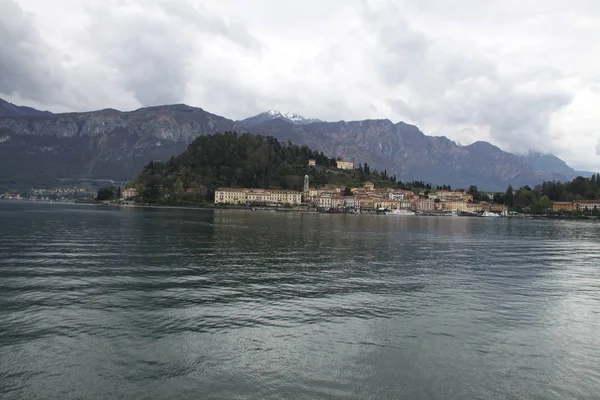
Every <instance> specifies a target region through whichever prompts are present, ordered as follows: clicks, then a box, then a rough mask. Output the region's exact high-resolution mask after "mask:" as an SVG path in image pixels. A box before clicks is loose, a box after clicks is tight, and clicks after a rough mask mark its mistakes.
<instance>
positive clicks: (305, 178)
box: [304, 175, 309, 193]
mask: <svg viewBox="0 0 600 400" xmlns="http://www.w3.org/2000/svg"><path fill="white" fill-rule="evenodd" d="M308 188H309V178H308V175H304V193H306V192H308Z"/></svg>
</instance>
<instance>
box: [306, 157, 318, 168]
mask: <svg viewBox="0 0 600 400" xmlns="http://www.w3.org/2000/svg"><path fill="white" fill-rule="evenodd" d="M315 165H317V160H312V159H311V160H308V166H309V167H314V166H315Z"/></svg>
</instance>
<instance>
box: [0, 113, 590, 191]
mask: <svg viewBox="0 0 600 400" xmlns="http://www.w3.org/2000/svg"><path fill="white" fill-rule="evenodd" d="M7 108H9V107H7ZM11 109H12V108H11ZM23 109H27V108H26V107H25V108H17V110H23ZM21 112H23V111H21ZM259 117H260V118H259ZM259 119H263V120H262V121H259ZM309 121H310V122H309ZM232 130H237V131H248V132H250V133H259V134H266V135H271V136H275V137H276V138H278V139H279V140H282V141H292V142H294V143H296V144H306V145H308V146H310V147H311V148H313V149H315V150H318V151H323V152H324V153H325V154H326V155H328V156H333V157H342V158H344V159H348V160H352V161H354V162H355V163H357V164H358V163H368V164H369V165H370V167H371V169H378V170H383V169H387V171H388V174H389V175H394V174H395V175H397V177H398V179H401V180H404V181H406V180H423V181H426V182H431V183H434V184H450V185H452V186H453V187H468V186H470V185H477V186H478V187H479V188H480V189H482V190H502V191H503V190H505V189H506V187H507V186H508V185H509V184H512V185H513V186H515V187H518V186H521V185H525V184H527V185H535V184H537V183H540V182H542V181H544V180H560V181H565V180H568V179H571V175H567V174H566V173H570V172H571V171H570V170H569V168H568V166H567V167H566V168H564V165H561V166H562V169H558V167H556V168H555V167H552V168H550V167H548V168H546V164H542V163H541V161H540V160H539V159H540V158H539V157H538V158H532V157H529V158H524V157H523V156H518V155H515V154H511V153H507V152H505V151H502V150H501V149H499V148H498V147H496V146H493V145H491V144H489V143H486V142H477V143H473V144H471V145H469V146H460V145H458V144H456V143H455V142H453V141H451V140H449V139H448V138H446V137H435V136H426V135H425V134H423V133H422V132H421V131H420V130H419V129H418V128H417V127H416V126H412V125H408V124H405V123H403V122H399V123H396V124H394V123H392V122H391V121H389V120H365V121H353V122H345V121H341V122H321V121H315V120H311V119H307V118H303V117H299V116H296V115H293V114H281V113H277V112H275V111H272V112H267V113H263V114H259V115H258V116H256V117H252V118H249V119H246V120H243V121H238V122H234V121H232V120H230V119H227V118H223V117H220V116H218V115H214V114H211V113H209V112H207V111H204V110H202V109H201V108H196V107H190V106H186V105H182V104H179V105H167V106H158V107H149V108H141V109H139V110H135V111H130V112H121V111H117V110H112V109H106V110H100V111H93V112H83V113H68V114H50V113H43V112H42V113H41V115H40V114H37V115H36V113H35V112H34V115H26V116H23V115H17V116H14V115H13V116H5V117H0V188H2V187H7V186H17V185H20V186H27V185H38V184H44V183H46V184H53V183H55V182H56V179H81V178H88V179H114V180H129V179H132V178H133V177H135V176H136V175H137V174H138V173H139V171H140V170H141V169H142V168H143V166H144V165H146V164H147V163H148V162H149V161H150V160H166V159H168V158H170V157H171V156H173V155H175V154H178V153H179V152H181V151H183V150H185V149H186V148H187V146H188V145H189V144H190V143H191V142H192V141H193V140H194V139H195V138H196V137H198V136H200V135H206V134H211V133H215V132H225V131H232ZM534 159H535V160H537V161H536V162H538V164H535V165H532V163H533V161H535V160H534ZM554 161H555V163H556V164H557V165H559V164H560V163H558V162H556V160H554ZM559 161H560V160H559ZM536 165H537V167H536ZM590 175H591V174H590Z"/></svg>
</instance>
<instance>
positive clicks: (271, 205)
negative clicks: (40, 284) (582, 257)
mask: <svg viewBox="0 0 600 400" xmlns="http://www.w3.org/2000/svg"><path fill="white" fill-rule="evenodd" d="M308 166H309V167H316V160H314V159H310V160H309V161H308ZM336 167H337V169H340V170H354V169H355V166H354V163H353V162H352V161H345V160H341V159H338V160H337V161H336ZM472 190H473V187H471V188H470V189H456V190H449V189H441V190H440V189H439V188H438V189H433V188H432V189H424V190H418V191H417V190H414V189H413V190H408V189H398V188H389V187H385V188H378V187H376V186H375V184H374V183H372V182H369V181H366V182H363V183H362V184H361V186H360V187H350V186H341V185H326V186H323V187H319V188H316V187H311V186H310V181H309V176H308V175H305V176H304V184H303V190H302V191H294V190H278V189H261V188H233V187H222V188H218V189H216V190H215V193H214V202H213V206H214V207H219V208H223V207H229V208H249V209H272V210H273V209H283V210H289V211H292V210H297V211H317V212H330V213H341V212H346V213H356V214H392V215H463V216H486V217H499V216H510V215H516V214H517V213H516V212H515V211H513V210H511V209H510V207H509V205H508V204H505V203H504V204H503V203H499V202H497V201H496V199H497V196H498V195H500V196H502V194H501V193H495V192H477V198H476V197H475V196H474V193H473V192H472ZM515 192H516V191H515ZM139 194H140V193H138V190H137V189H136V188H135V187H128V186H125V185H124V184H123V185H119V186H116V187H112V189H110V188H103V189H100V190H98V191H97V192H96V191H94V190H92V189H91V188H90V187H85V188H81V187H77V186H73V187H62V188H55V189H32V190H30V191H28V192H26V193H13V192H7V193H3V194H0V199H4V200H30V201H56V202H73V201H74V202H80V203H101V204H119V205H141V204H143V202H141V201H140V200H141V199H140V198H141V196H139ZM599 210H600V200H573V201H554V202H549V204H548V207H547V209H546V211H547V212H552V213H555V214H557V213H558V214H575V213H580V214H586V213H587V214H591V212H593V213H594V214H595V213H597V212H598V211H599Z"/></svg>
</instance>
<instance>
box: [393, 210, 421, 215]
mask: <svg viewBox="0 0 600 400" xmlns="http://www.w3.org/2000/svg"><path fill="white" fill-rule="evenodd" d="M389 215H415V213H414V212H412V211H410V210H397V209H394V210H392V211H390V213H389Z"/></svg>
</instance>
